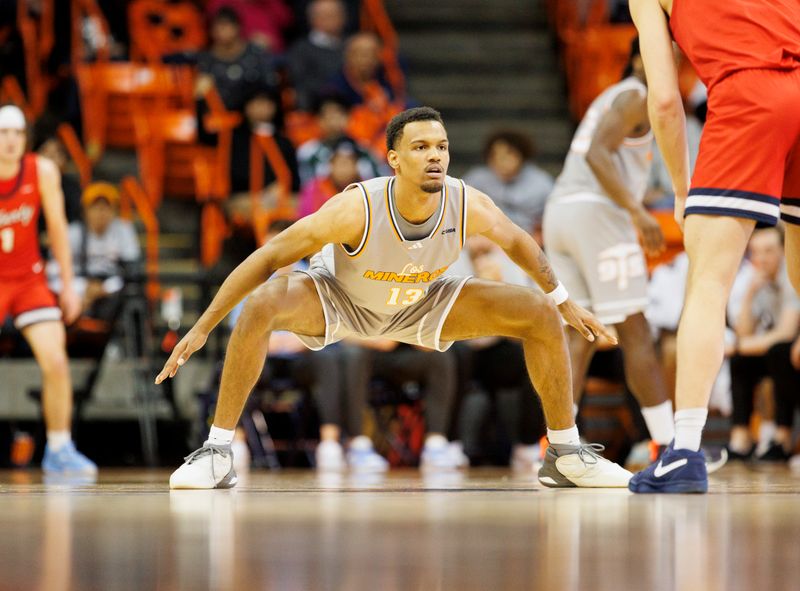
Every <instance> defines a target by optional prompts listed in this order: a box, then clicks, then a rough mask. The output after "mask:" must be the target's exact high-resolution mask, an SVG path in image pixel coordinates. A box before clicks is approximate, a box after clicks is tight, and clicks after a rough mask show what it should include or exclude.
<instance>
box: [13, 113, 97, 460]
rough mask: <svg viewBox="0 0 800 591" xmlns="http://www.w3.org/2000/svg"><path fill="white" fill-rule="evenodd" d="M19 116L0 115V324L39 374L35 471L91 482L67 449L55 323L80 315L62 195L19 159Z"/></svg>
mask: <svg viewBox="0 0 800 591" xmlns="http://www.w3.org/2000/svg"><path fill="white" fill-rule="evenodd" d="M25 128H26V125H25V116H24V115H23V114H22V111H20V110H19V109H18V108H17V107H15V106H12V105H7V106H5V107H2V108H0V324H2V322H3V320H5V318H6V317H7V316H9V315H11V316H13V318H14V324H15V325H16V327H17V328H18V329H19V330H20V331H21V332H22V335H23V336H24V337H25V339H26V340H27V341H28V343H29V344H30V347H31V349H32V350H33V354H34V356H35V357H36V361H37V363H38V364H39V367H40V368H41V370H42V407H43V409H44V420H45V424H46V426H47V446H46V448H45V455H44V459H43V461H42V468H43V469H44V470H45V472H48V473H58V474H63V473H75V474H82V475H94V474H95V473H96V472H97V467H96V466H95V465H94V463H92V462H91V461H90V460H89V459H88V458H86V457H85V456H84V455H82V454H81V453H79V452H78V451H77V450H76V449H75V446H74V445H73V443H72V438H71V436H70V423H71V418H72V385H71V382H70V373H69V364H68V361H67V352H66V338H65V331H64V324H63V323H62V322H61V318H62V312H63V318H64V320H66V321H67V322H68V323H69V322H72V321H73V320H75V319H76V318H77V317H78V315H79V314H80V309H81V304H80V300H79V299H78V296H77V295H76V294H75V291H74V290H73V288H72V260H71V255H70V248H69V241H68V238H67V220H66V216H65V214H64V195H63V194H62V192H61V179H60V173H59V171H58V168H56V166H55V164H54V163H53V162H51V161H50V160H48V159H47V158H43V157H41V156H37V155H35V154H25V143H26V134H25ZM40 210H41V211H42V212H43V213H44V217H45V221H46V222H47V234H48V237H49V239H50V249H51V250H52V252H53V255H54V256H55V258H56V260H57V261H58V263H59V266H60V269H61V279H62V281H63V285H64V287H63V289H62V291H61V296H60V298H59V299H60V301H59V302H56V298H55V297H54V296H53V294H52V293H51V292H50V290H49V289H48V288H47V281H46V279H45V275H44V263H43V262H42V255H41V252H40V250H39V236H38V231H37V222H38V220H39V213H40Z"/></svg>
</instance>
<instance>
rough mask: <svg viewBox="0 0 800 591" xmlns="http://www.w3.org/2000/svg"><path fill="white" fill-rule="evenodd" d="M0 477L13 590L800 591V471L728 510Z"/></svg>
mask: <svg viewBox="0 0 800 591" xmlns="http://www.w3.org/2000/svg"><path fill="white" fill-rule="evenodd" d="M167 477H168V474H167V473H164V472H144V471H116V472H102V473H101V478H100V482H99V483H98V484H97V485H92V484H87V483H70V482H64V481H62V482H56V483H47V484H45V483H42V482H41V480H40V477H39V476H38V475H37V474H36V473H33V472H32V473H8V472H6V473H0V531H1V532H2V534H3V535H2V536H0V590H3V591H5V590H14V591H21V590H25V589H45V590H47V591H60V590H67V589H76V590H85V589H102V590H108V591H111V590H115V589H160V590H172V589H175V590H177V589H190V590H197V589H213V590H240V589H287V590H295V589H296V590H310V589H345V590H359V589H369V590H376V589H381V590H395V589H396V590H398V591H399V590H401V589H402V590H406V589H414V590H416V589H421V590H427V589H448V590H449V589H453V590H473V589H475V590H479V589H480V590H484V589H487V590H488V589H491V590H494V589H504V590H516V589H520V590H522V589H525V590H531V589H547V590H549V591H552V590H558V591H578V590H583V589H594V590H605V589H608V590H615V591H616V590H622V589H647V590H660V589H665V590H666V589H670V590H672V589H675V590H698V591H699V590H704V591H713V590H720V591H722V590H725V591H729V590H735V589H756V588H760V589H770V590H781V589H787V590H788V589H796V588H797V584H798V581H800V555H799V554H798V553H797V545H796V544H797V540H798V539H800V511H798V506H800V505H798V496H797V494H796V493H795V492H793V491H796V490H797V488H798V485H800V473H792V472H789V471H788V470H786V469H784V468H772V467H768V468H763V469H762V468H759V469H758V470H753V469H749V468H745V467H742V466H737V465H733V466H728V467H726V468H724V469H723V470H722V471H721V472H720V473H719V474H718V475H715V476H714V477H713V480H712V487H711V491H710V494H708V495H698V496H685V495H676V496H648V495H641V496H633V495H631V494H629V493H628V492H627V491H624V490H623V491H620V490H596V491H593V490H586V489H584V490H548V489H543V488H541V487H540V486H539V485H538V484H536V482H535V480H534V478H533V475H531V476H530V477H524V478H519V477H512V476H511V475H510V474H509V473H508V472H505V471H500V470H472V471H470V472H469V473H467V474H460V473H450V474H445V475H437V476H436V477H431V476H423V475H421V474H420V473H419V472H417V471H400V472H392V473H390V474H389V475H388V476H386V477H381V476H376V475H369V476H368V477H365V478H364V477H356V476H353V475H347V474H343V475H334V476H325V477H321V476H318V475H316V474H314V473H313V472H284V473H279V474H270V473H263V472H256V473H251V474H249V476H248V477H247V478H246V479H245V480H243V481H242V483H241V485H240V486H239V487H238V488H237V489H235V490H232V491H172V492H170V491H168V490H167V486H166V482H167Z"/></svg>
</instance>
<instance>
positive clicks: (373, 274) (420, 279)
mask: <svg viewBox="0 0 800 591" xmlns="http://www.w3.org/2000/svg"><path fill="white" fill-rule="evenodd" d="M448 267H449V265H448ZM445 271H447V267H442V268H441V269H437V270H436V271H433V272H431V273H429V272H427V271H425V268H424V266H423V265H413V264H411V263H409V264H408V265H406V266H405V267H403V270H402V271H400V272H399V273H397V272H396V271H373V270H372V269H368V270H367V271H365V272H364V275H363V277H364V279H372V280H373V281H386V282H390V283H429V282H431V281H434V280H435V279H438V278H439V277H440V276H441V275H442V273H444V272H445Z"/></svg>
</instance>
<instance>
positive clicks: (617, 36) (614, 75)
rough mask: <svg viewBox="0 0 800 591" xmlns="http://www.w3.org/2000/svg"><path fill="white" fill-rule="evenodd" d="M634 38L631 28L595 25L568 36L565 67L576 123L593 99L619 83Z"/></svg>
mask: <svg viewBox="0 0 800 591" xmlns="http://www.w3.org/2000/svg"><path fill="white" fill-rule="evenodd" d="M634 37H636V27H634V26H633V25H598V26H593V27H587V28H585V29H583V30H581V31H576V32H575V33H574V34H572V35H570V36H568V38H567V44H566V47H565V67H566V71H567V85H568V86H569V94H570V109H571V111H572V114H573V116H574V117H575V118H576V119H581V118H582V117H583V114H584V113H585V112H586V109H587V108H588V107H589V105H590V104H591V102H592V101H593V100H594V99H595V98H596V97H597V95H599V94H600V93H601V92H602V91H603V90H605V89H606V88H608V87H609V86H611V85H612V84H614V83H615V82H618V81H619V80H620V79H621V77H622V72H623V70H624V69H625V65H626V63H627V61H628V55H629V54H630V46H631V41H632V40H633V39H634Z"/></svg>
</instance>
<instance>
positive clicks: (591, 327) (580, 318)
mask: <svg viewBox="0 0 800 591" xmlns="http://www.w3.org/2000/svg"><path fill="white" fill-rule="evenodd" d="M558 311H559V312H561V317H562V318H563V319H564V322H566V323H567V324H569V325H570V326H571V327H572V328H574V329H575V330H577V331H578V332H579V333H581V335H583V338H585V339H586V340H587V341H589V342H591V343H593V342H594V341H595V340H597V337H603V338H604V339H606V340H607V341H608V342H610V343H611V344H612V345H616V344H617V337H615V336H614V334H612V333H611V332H610V331H609V330H608V329H607V328H606V327H605V326H604V325H603V324H602V323H601V322H600V321H599V320H598V319H597V318H595V317H594V314H592V313H591V312H589V311H588V310H585V309H584V308H582V307H580V306H579V305H578V304H576V303H575V302H573V301H572V300H567V301H566V302H564V303H563V304H561V305H560V306H559V307H558Z"/></svg>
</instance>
